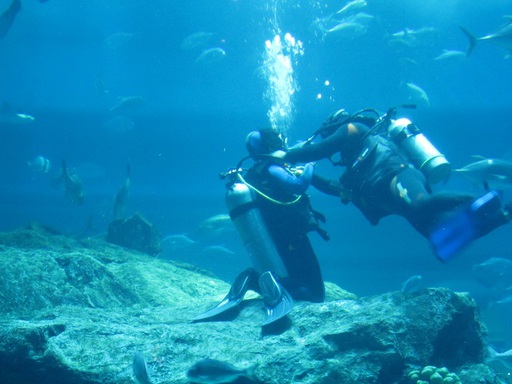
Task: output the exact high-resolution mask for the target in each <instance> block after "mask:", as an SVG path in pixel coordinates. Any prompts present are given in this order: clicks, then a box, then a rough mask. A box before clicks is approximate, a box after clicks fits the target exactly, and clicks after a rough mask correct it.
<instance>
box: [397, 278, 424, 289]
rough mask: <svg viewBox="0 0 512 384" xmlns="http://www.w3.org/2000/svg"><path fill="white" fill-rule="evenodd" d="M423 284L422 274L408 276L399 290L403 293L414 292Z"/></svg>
mask: <svg viewBox="0 0 512 384" xmlns="http://www.w3.org/2000/svg"><path fill="white" fill-rule="evenodd" d="M422 285H423V276H421V275H413V276H411V277H409V278H408V279H407V280H406V281H405V282H404V283H403V284H402V289H401V291H402V292H404V293H411V292H416V291H418V290H420V289H421V287H422Z"/></svg>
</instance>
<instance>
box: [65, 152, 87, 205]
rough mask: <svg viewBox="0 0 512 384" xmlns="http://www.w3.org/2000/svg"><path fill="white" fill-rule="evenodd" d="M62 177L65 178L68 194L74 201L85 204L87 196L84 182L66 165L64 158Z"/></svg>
mask: <svg viewBox="0 0 512 384" xmlns="http://www.w3.org/2000/svg"><path fill="white" fill-rule="evenodd" d="M62 178H63V179H64V186H65V187H66V196H68V197H69V198H70V199H71V201H72V202H74V203H77V204H80V205H81V204H83V203H84V196H85V194H84V184H83V183H82V180H81V179H80V178H79V177H78V175H77V174H76V172H75V171H74V170H70V169H68V168H67V167H66V162H65V161H64V160H62Z"/></svg>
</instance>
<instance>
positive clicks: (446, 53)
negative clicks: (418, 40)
mask: <svg viewBox="0 0 512 384" xmlns="http://www.w3.org/2000/svg"><path fill="white" fill-rule="evenodd" d="M465 57H466V52H462V51H457V50H449V49H443V53H441V54H440V55H439V56H436V57H435V58H434V60H446V59H461V58H465Z"/></svg>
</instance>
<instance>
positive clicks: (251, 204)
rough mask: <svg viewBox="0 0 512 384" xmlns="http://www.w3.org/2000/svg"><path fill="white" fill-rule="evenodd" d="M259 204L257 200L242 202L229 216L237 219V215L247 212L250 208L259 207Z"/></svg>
mask: <svg viewBox="0 0 512 384" xmlns="http://www.w3.org/2000/svg"><path fill="white" fill-rule="evenodd" d="M257 207H258V204H257V203H256V200H253V201H249V202H247V203H245V204H241V205H239V206H237V207H236V208H234V209H233V210H232V211H230V212H229V217H230V218H231V220H235V219H236V218H237V217H239V216H241V215H243V214H244V213H245V212H247V211H248V210H250V209H253V208H257Z"/></svg>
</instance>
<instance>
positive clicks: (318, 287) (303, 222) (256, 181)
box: [244, 161, 325, 302]
mask: <svg viewBox="0 0 512 384" xmlns="http://www.w3.org/2000/svg"><path fill="white" fill-rule="evenodd" d="M271 164H275V163H273V162H272V161H261V162H258V163H256V164H255V165H254V166H253V167H252V168H251V169H249V170H248V171H247V173H246V175H245V176H244V177H245V180H246V181H247V182H248V183H249V184H250V185H252V186H254V187H256V188H257V189H258V190H260V191H261V192H263V193H264V194H265V195H267V196H269V197H270V198H272V199H274V200H277V201H280V202H290V201H294V200H295V199H296V197H297V196H296V195H293V194H291V193H290V192H288V191H284V190H283V189H282V188H279V186H278V184H277V183H273V178H272V177H271V175H270V174H269V171H268V167H269V166H270V165H271ZM283 166H284V165H283ZM257 204H258V206H259V208H260V210H261V213H262V216H263V219H264V220H265V224H266V226H267V228H268V230H269V233H270V235H271V236H272V239H273V240H274V243H275V245H276V247H277V250H278V253H279V255H280V256H281V259H282V260H283V263H284V265H285V266H286V269H287V271H288V275H289V276H288V277H287V278H284V279H280V280H279V281H280V283H281V284H282V285H283V286H284V287H285V288H286V289H287V290H288V292H289V293H290V294H291V295H292V296H293V298H294V299H296V300H307V301H313V302H322V301H323V300H324V298H325V288H324V282H323V279H322V274H321V271H320V266H319V264H318V260H317V258H316V255H315V252H314V250H313V248H312V246H311V243H310V241H309V238H308V235H307V233H308V232H309V231H311V230H314V229H316V228H315V225H317V224H318V223H317V222H316V221H315V219H314V216H313V213H312V209H311V206H310V202H309V198H308V196H307V195H306V194H303V195H301V198H300V199H299V200H298V201H297V202H295V203H293V204H279V203H276V202H275V201H272V200H270V199H267V198H265V197H263V196H261V195H259V194H258V195H257Z"/></svg>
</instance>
